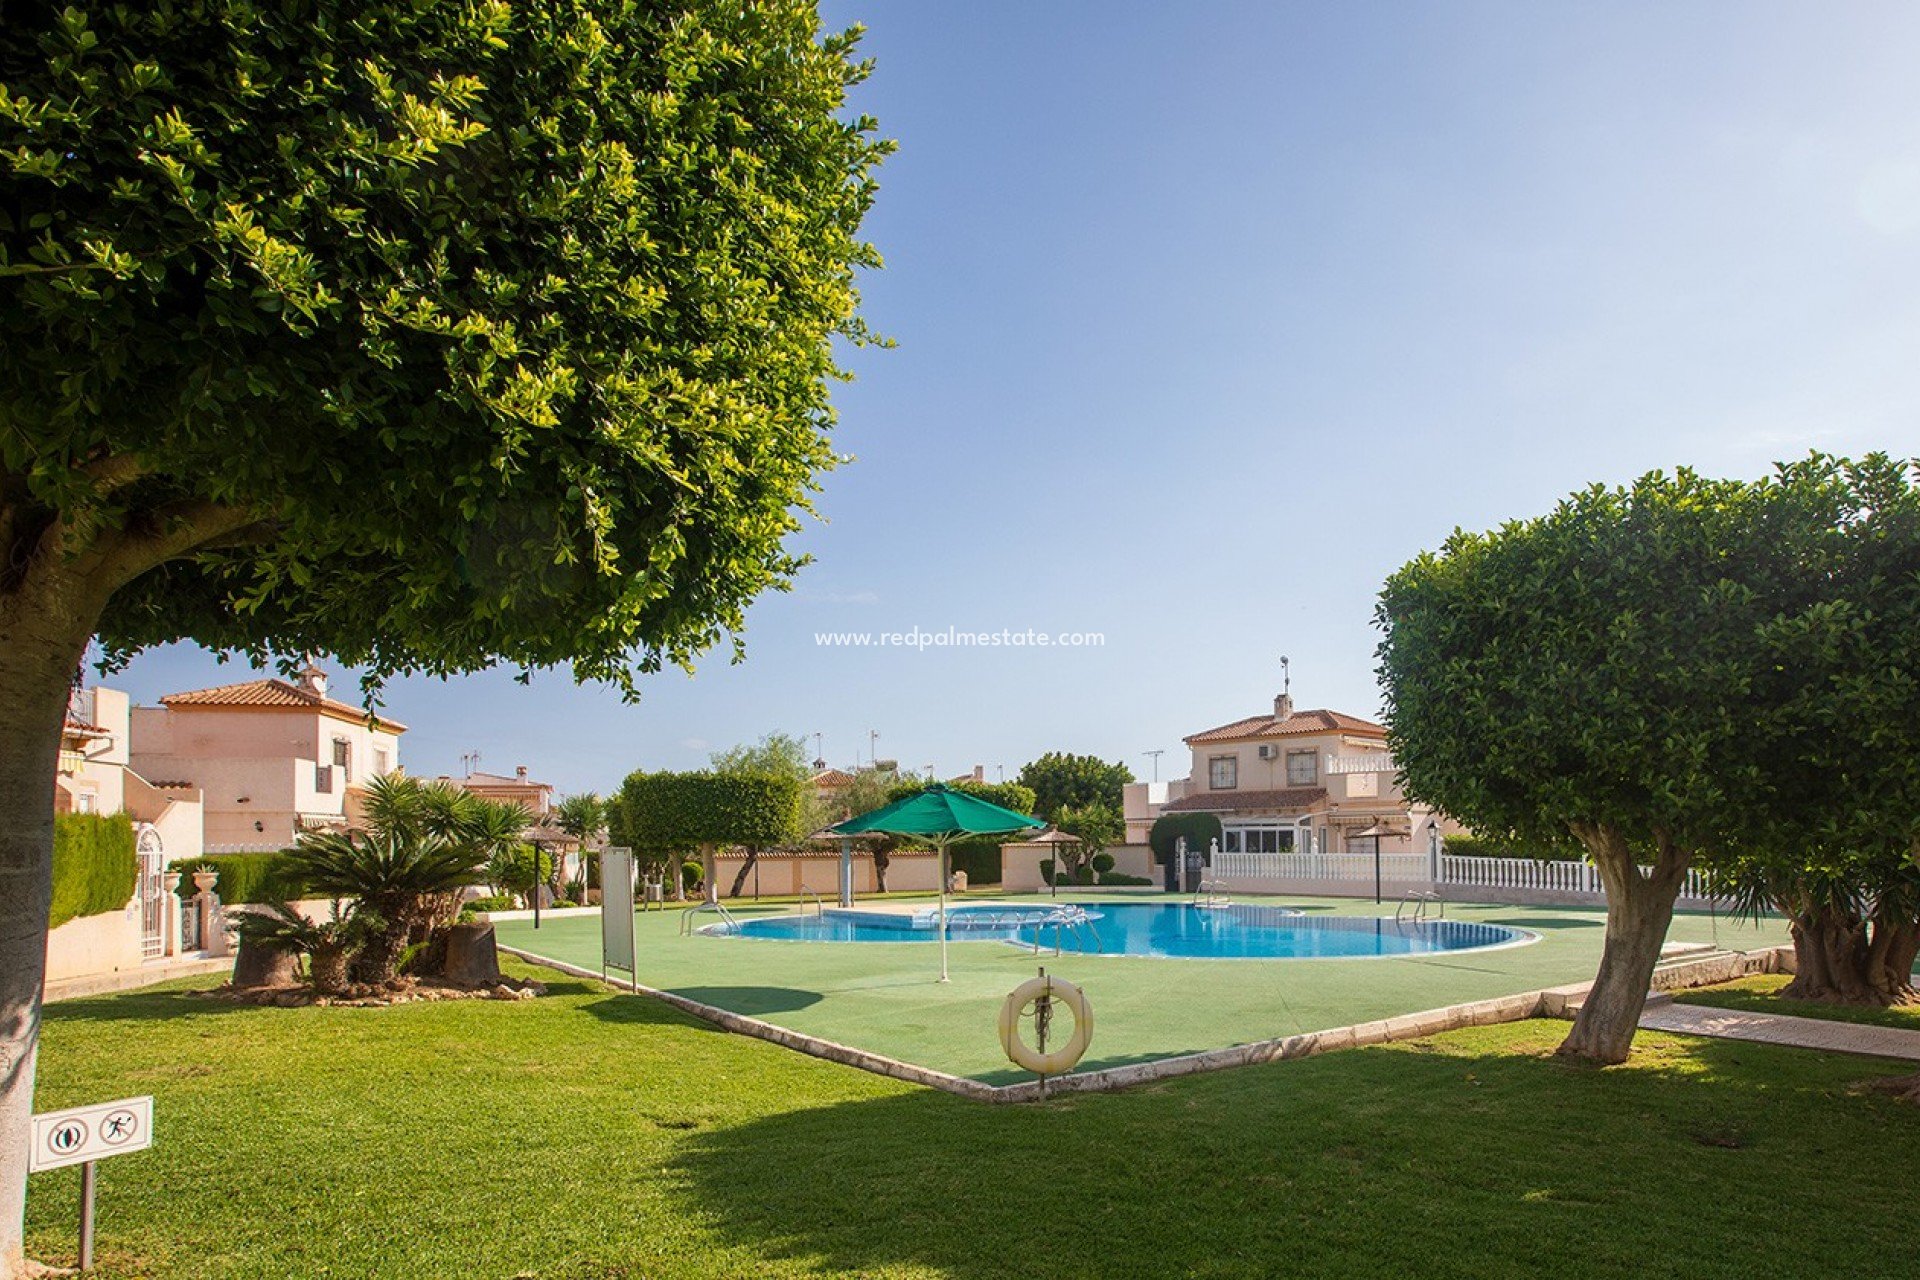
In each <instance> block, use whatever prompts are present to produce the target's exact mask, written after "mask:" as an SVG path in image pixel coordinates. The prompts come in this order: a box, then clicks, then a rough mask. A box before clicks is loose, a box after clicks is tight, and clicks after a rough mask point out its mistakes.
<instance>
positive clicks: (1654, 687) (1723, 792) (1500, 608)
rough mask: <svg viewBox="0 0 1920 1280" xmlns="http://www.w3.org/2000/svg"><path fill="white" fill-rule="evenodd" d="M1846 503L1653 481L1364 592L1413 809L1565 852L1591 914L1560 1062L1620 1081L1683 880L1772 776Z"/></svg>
mask: <svg viewBox="0 0 1920 1280" xmlns="http://www.w3.org/2000/svg"><path fill="white" fill-rule="evenodd" d="M1849 510H1850V503H1849V499H1848V495H1847V493H1846V492H1845V486H1844V485H1841V484H1837V483H1835V482H1834V479H1833V476H1832V474H1831V472H1830V471H1829V470H1827V469H1825V468H1820V467H1806V468H1786V469H1783V470H1782V471H1781V472H1780V473H1779V474H1777V475H1775V476H1771V477H1769V478H1767V479H1764V480H1762V481H1758V482H1753V483H1748V482H1740V481H1719V480H1709V479H1704V478H1702V477H1700V476H1697V475H1694V474H1692V473H1690V472H1686V471H1682V472H1679V473H1678V474H1676V475H1664V474H1661V473H1657V472H1656V473H1653V474H1650V475H1647V476H1645V477H1642V478H1641V479H1640V480H1638V481H1636V482H1634V483H1633V484H1632V485H1629V486H1627V487H1624V488H1602V487H1597V486H1596V487H1594V488H1591V489H1588V490H1585V491H1583V492H1580V493H1577V494H1574V495H1573V496H1572V497H1570V498H1568V499H1566V500H1565V501H1563V502H1562V503H1560V505H1559V506H1558V507H1556V508H1555V509H1554V510H1553V511H1552V512H1551V513H1549V514H1548V515H1545V516H1542V517H1540V518H1538V519H1534V520H1527V521H1518V522H1514V523H1511V524H1508V525H1505V526H1503V527H1501V528H1500V529H1497V530H1494V531H1493V532H1490V533H1484V534H1473V533H1464V532H1462V533H1456V534H1455V535H1454V536H1453V537H1452V538H1450V539H1449V540H1448V541H1447V543H1446V545H1445V546H1444V547H1443V548H1442V549H1441V550H1440V551H1439V552H1437V553H1429V554H1425V555H1422V556H1420V557H1419V558H1418V559H1416V560H1414V561H1413V562H1412V563H1410V564H1408V565H1406V566H1405V567H1404V568H1402V569H1401V570H1399V572H1397V573H1395V574H1394V575H1393V577H1392V578H1390V579H1389V580H1388V582H1387V584H1386V587H1385V590H1384V591H1383V592H1382V595H1381V598H1380V604H1379V611H1378V622H1379V624H1380V626H1381V628H1382V629H1383V631H1384V633H1385V635H1384V639H1383V640H1382V642H1381V646H1380V651H1379V657H1380V671H1379V673H1380V678H1381V681H1382V684H1383V686H1384V689H1385V693H1386V703H1387V712H1388V717H1387V718H1388V737H1389V740H1390V741H1391V743H1392V745H1393V749H1394V756H1395V759H1396V760H1397V761H1398V763H1399V765H1400V768H1401V770H1402V772H1403V776H1404V783H1405V786H1406V789H1407V791H1408V793H1409V794H1410V795H1413V796H1416V797H1418V798H1419V799H1421V800H1424V801H1426V802H1428V803H1430V804H1432V805H1434V806H1435V807H1437V808H1439V809H1440V810H1442V811H1444V812H1446V813H1448V814H1451V815H1452V816H1454V817H1456V818H1458V819H1460V820H1461V821H1463V822H1465V823H1467V824H1468V825H1469V826H1472V827H1474V828H1475V829H1477V830H1480V831H1483V832H1486V833H1489V834H1497V835H1512V836H1518V837H1520V838H1522V839H1536V840H1546V839H1552V838H1556V837H1557V838H1565V837H1566V836H1569V835H1570V836H1572V837H1573V838H1574V839H1576V840H1578V841H1579V842H1580V844H1581V845H1583V846H1584V847H1585V850H1586V852H1587V854H1588V856H1589V857H1590V858H1591V859H1592V860H1593V862H1594V864H1595V866H1596V868H1597V869H1598V871H1599V874H1600V878H1601V881H1602V883H1603V884H1604V885H1605V887H1606V892H1607V925H1606V939H1605V945H1604V949H1603V951H1602V955H1601V960H1600V969H1599V972H1598V974H1597V976H1596V979H1595V981H1594V984H1593V987H1592V990H1591V992H1590V994H1589V996H1588V998H1587V1000H1586V1002H1585V1003H1584V1005H1583V1006H1582V1008H1581V1011H1580V1013H1579V1015H1578V1017H1577V1018H1576V1019H1575V1021H1574V1025H1573V1029H1572V1031H1571V1033H1570V1034H1569V1035H1568V1037H1567V1039H1566V1042H1565V1044H1564V1045H1563V1046H1562V1052H1564V1053H1568V1054H1571V1055H1574V1056H1579V1057H1585V1058H1590V1059H1595V1060H1599V1061H1603V1062H1618V1061H1622V1060H1624V1059H1625V1057H1626V1055H1627V1051H1628V1049H1629V1047H1630V1046H1631V1044H1632V1040H1633V1032H1634V1028H1635V1026H1636V1024H1637V1023H1638V1021H1639V1015H1640V1010H1641V1006H1642V1004H1643V1002H1644V999H1645V996H1646V992H1647V986H1648V982H1649V980H1650V979H1651V976H1652V973H1653V969H1654V965H1655V962H1656V961H1657V960H1658V959H1659V954H1660V945H1661V942H1662V941H1663V940H1664V938H1665V936H1666V932H1667V927H1668V925H1669V924H1670V923H1671V920H1672V914H1673V905H1674V900H1675V898H1676V896H1677V895H1678V893H1679V890H1680V888H1681V885H1682V883H1683V881H1684V879H1685V876H1686V873H1687V870H1688V869H1689V867H1691V866H1693V865H1695V864H1696V863H1700V864H1702V865H1711V864H1712V863H1713V862H1714V861H1715V860H1717V859H1721V858H1725V857H1726V856H1728V854H1729V853H1730V851H1731V850H1732V849H1733V848H1734V847H1735V846H1736V843H1737V840H1738V833H1739V832H1740V830H1741V829H1742V826H1743V824H1744V823H1745V822H1746V821H1747V820H1748V813H1749V811H1750V810H1751V808H1752V807H1753V806H1755V805H1757V804H1762V803H1765V802H1766V801H1767V799H1768V797H1769V796H1770V795H1771V794H1772V790H1773V787H1774V783H1775V779H1776V778H1777V777H1778V775H1779V771H1780V769H1781V768H1782V767H1783V766H1787V765H1790V763H1791V753H1790V750H1789V749H1788V748H1787V746H1786V744H1787V743H1788V742H1790V741H1791V740H1792V739H1793V738H1794V737H1795V735H1794V734H1793V733H1791V732H1788V731H1785V730H1783V728H1782V725H1781V723H1780V721H1779V718H1778V715H1779V713H1778V709H1777V707H1775V706H1773V705H1770V704H1769V703H1768V702H1767V701H1766V699H1765V698H1764V697H1761V696H1758V695H1759V694H1760V693H1761V691H1762V690H1763V689H1765V688H1769V687H1771V685H1772V684H1773V682H1774V672H1775V663H1776V661H1777V658H1778V650H1777V644H1776V635H1777V631H1778V628H1779V627H1780V626H1781V625H1782V624H1783V620H1788V619H1793V618H1797V617H1803V616H1806V615H1808V614H1809V613H1812V612H1815V611H1818V610H1819V609H1821V608H1823V607H1826V604H1827V601H1828V598H1829V596H1830V594H1831V592H1830V587H1829V585H1828V583H1827V582H1826V581H1825V579H1824V578H1823V575H1822V574H1821V573H1820V572H1818V569H1819V566H1820V565H1822V564H1823V563H1825V562H1826V560H1827V558H1829V557H1830V556H1831V555H1832V554H1833V553H1834V549H1835V545H1836V543H1837V542H1838V541H1839V540H1840V539H1842V538H1843V537H1844V536H1845V527H1846V524H1847V521H1848V518H1849Z"/></svg>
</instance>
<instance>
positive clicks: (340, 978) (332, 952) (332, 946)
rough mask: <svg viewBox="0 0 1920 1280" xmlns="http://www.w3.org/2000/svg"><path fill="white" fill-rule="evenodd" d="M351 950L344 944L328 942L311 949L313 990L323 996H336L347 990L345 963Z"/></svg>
mask: <svg viewBox="0 0 1920 1280" xmlns="http://www.w3.org/2000/svg"><path fill="white" fill-rule="evenodd" d="M352 954H353V952H352V949H351V948H350V947H348V946H347V945H346V944H344V943H339V942H328V943H324V944H322V945H321V946H317V947H315V948H314V949H313V956H312V958H311V961H310V963H311V965H312V968H313V989H314V991H315V992H317V993H318V994H320V995H323V996H337V995H339V994H340V993H341V992H343V991H345V990H346V989H347V961H348V960H349V959H350V958H351V957H352Z"/></svg>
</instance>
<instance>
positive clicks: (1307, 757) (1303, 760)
mask: <svg viewBox="0 0 1920 1280" xmlns="http://www.w3.org/2000/svg"><path fill="white" fill-rule="evenodd" d="M1319 780H1320V753H1319V752H1318V751H1289V752H1287V785H1288V786H1290V787H1310V786H1312V785H1313V784H1314V783H1316V782H1318V781H1319Z"/></svg>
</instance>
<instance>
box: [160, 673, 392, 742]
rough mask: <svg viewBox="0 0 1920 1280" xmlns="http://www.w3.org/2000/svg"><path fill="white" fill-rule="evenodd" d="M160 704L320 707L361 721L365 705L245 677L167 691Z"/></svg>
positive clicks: (381, 718) (384, 719)
mask: <svg viewBox="0 0 1920 1280" xmlns="http://www.w3.org/2000/svg"><path fill="white" fill-rule="evenodd" d="M160 705H161V706H163V707H166V708H168V709H169V710H171V709H172V708H174V707H266V708H269V709H274V710H278V709H281V708H293V709H297V710H303V711H320V712H324V713H325V714H327V715H332V716H339V717H341V718H343V719H347V720H356V721H360V722H362V723H364V722H365V721H366V719H367V712H366V709H365V708H364V707H356V706H352V705H349V704H348V703H345V702H340V701H337V700H335V699H333V698H329V697H327V696H326V695H325V694H319V693H315V692H314V691H313V690H311V689H303V688H301V687H300V686H299V685H297V684H289V683H288V682H287V681H285V680H273V679H267V680H246V681H242V682H241V683H239V684H222V685H215V686H214V687H213V688H211V689H190V690H188V691H187V692H185V693H170V694H168V695H167V696H166V697H164V698H162V699H160ZM375 719H376V720H378V721H379V723H380V725H381V727H383V728H387V729H393V730H396V731H400V732H404V731H405V730H406V727H407V726H405V725H403V724H401V723H400V722H399V721H398V720H390V719H388V718H387V717H386V716H383V715H378V714H377V713H376V715H375Z"/></svg>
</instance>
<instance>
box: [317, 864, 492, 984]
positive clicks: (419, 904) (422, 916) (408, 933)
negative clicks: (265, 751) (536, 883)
mask: <svg viewBox="0 0 1920 1280" xmlns="http://www.w3.org/2000/svg"><path fill="white" fill-rule="evenodd" d="M289 860H290V862H291V864H292V866H293V869H294V871H295V874H297V875H298V876H299V877H300V881H301V883H302V884H304V885H305V886H306V889H307V891H308V892H309V893H312V894H316V895H318V896H322V897H332V898H351V899H353V900H354V902H355V903H357V904H358V906H359V908H360V909H362V910H370V911H372V912H373V913H374V914H375V915H377V916H378V917H379V918H380V920H381V921H382V926H381V930H380V933H379V934H378V936H376V937H375V938H373V939H372V940H371V941H370V942H368V944H367V945H366V947H365V948H364V949H363V950H362V951H361V953H360V956H359V959H358V963H357V965H356V970H357V971H358V972H359V974H360V975H361V976H362V977H363V978H364V979H365V980H366V981H368V982H376V983H380V982H391V981H392V980H393V978H394V976H395V974H396V972H397V971H398V968H399V963H400V955H401V953H402V952H403V951H405V950H406V947H407V943H408V941H409V940H410V939H411V938H412V936H413V934H414V932H415V931H416V929H417V930H421V931H426V930H429V929H430V928H431V926H432V924H433V923H434V919H435V917H436V916H437V915H438V914H440V913H441V910H442V904H441V901H440V899H442V898H443V897H445V896H451V895H457V894H458V893H459V891H460V890H462V889H464V888H466V887H467V886H469V885H474V884H479V883H481V882H482V881H483V880H484V879H485V876H486V858H485V856H484V855H483V854H481V853H480V852H479V851H478V850H477V849H476V847H475V846H474V845H472V844H468V843H464V842H461V843H456V842H453V841H450V840H447V839H445V838H444V837H441V836H438V835H431V834H426V835H422V834H417V833H415V832H409V831H373V832H364V833H362V832H353V833H348V834H341V833H339V832H331V831H329V832H322V833H319V834H315V835H309V836H305V837H303V838H302V839H301V841H300V843H299V844H298V845H296V846H295V847H294V849H293V850H292V852H291V853H290V854H289Z"/></svg>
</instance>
